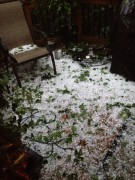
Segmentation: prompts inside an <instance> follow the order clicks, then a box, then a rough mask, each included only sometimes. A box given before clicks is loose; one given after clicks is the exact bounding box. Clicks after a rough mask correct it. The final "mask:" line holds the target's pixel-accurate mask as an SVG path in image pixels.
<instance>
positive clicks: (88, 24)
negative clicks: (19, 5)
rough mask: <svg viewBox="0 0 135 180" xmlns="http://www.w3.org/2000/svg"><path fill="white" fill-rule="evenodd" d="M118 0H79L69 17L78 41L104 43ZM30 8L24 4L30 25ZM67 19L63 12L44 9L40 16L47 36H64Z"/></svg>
mask: <svg viewBox="0 0 135 180" xmlns="http://www.w3.org/2000/svg"><path fill="white" fill-rule="evenodd" d="M119 1H120V0H80V3H79V5H78V7H77V9H76V14H75V12H74V15H73V17H71V24H73V25H75V27H76V32H77V39H78V41H87V42H93V43H96V42H97V43H98V42H101V43H106V42H107V41H108V38H109V32H110V25H111V23H112V19H113V14H114V12H115V9H116V6H117V4H118V2H119ZM32 9H33V5H30V4H24V10H25V13H26V18H27V21H28V23H29V25H30V26H31V24H32V22H31V10H32ZM40 20H41V19H40ZM68 20H69V17H67V16H66V14H64V13H63V14H60V15H59V16H58V15H56V13H55V12H48V11H47V10H46V11H44V15H43V16H42V26H43V29H44V30H45V31H46V32H47V34H49V36H53V37H55V36H66V30H67V29H66V28H67V27H68V23H69V21H68ZM73 31H74V30H73ZM67 33H68V31H67ZM67 36H68V35H67Z"/></svg>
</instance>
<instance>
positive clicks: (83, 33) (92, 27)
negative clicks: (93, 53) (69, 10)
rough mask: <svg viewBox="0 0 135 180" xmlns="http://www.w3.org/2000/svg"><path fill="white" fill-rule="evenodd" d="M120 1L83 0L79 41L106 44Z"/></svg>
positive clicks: (79, 15)
mask: <svg viewBox="0 0 135 180" xmlns="http://www.w3.org/2000/svg"><path fill="white" fill-rule="evenodd" d="M118 2H119V1H118V0H117V1H116V0H81V2H80V5H79V12H78V39H79V40H84V41H89V42H93V43H95V42H97V43H99V42H101V43H106V42H107V41H108V39H109V34H110V28H111V24H112V19H113V15H114V13H115V10H116V7H117V5H118Z"/></svg>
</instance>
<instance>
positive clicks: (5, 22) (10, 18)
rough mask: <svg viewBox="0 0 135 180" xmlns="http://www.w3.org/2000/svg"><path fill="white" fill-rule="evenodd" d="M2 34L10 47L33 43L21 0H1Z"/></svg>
mask: <svg viewBox="0 0 135 180" xmlns="http://www.w3.org/2000/svg"><path fill="white" fill-rule="evenodd" d="M0 36H2V37H3V39H4V42H5V44H6V46H7V47H8V49H9V50H10V49H12V48H15V47H18V46H21V45H24V44H33V40H32V36H31V33H30V30H29V27H28V25H27V22H26V19H25V15H24V12H23V9H22V5H21V3H20V1H12V2H5V3H3V2H2V1H0Z"/></svg>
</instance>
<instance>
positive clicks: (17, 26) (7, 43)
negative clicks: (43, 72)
mask: <svg viewBox="0 0 135 180" xmlns="http://www.w3.org/2000/svg"><path fill="white" fill-rule="evenodd" d="M6 1H7V0H6ZM9 1H11V0H9ZM35 30H37V29H35ZM37 31H38V32H40V33H41V34H42V35H43V37H44V42H45V46H44V47H37V48H35V49H32V50H29V51H25V52H21V53H18V54H14V55H13V54H11V53H10V50H11V49H13V48H16V47H19V46H22V45H26V44H31V45H34V42H33V39H32V36H31V33H30V30H29V27H28V25H27V22H26V19H25V15H24V12H23V8H22V5H21V3H20V1H11V2H4V3H3V2H2V1H0V36H1V37H2V39H3V43H1V46H2V49H3V51H4V54H5V57H6V59H7V60H8V62H9V63H10V64H11V66H12V68H13V72H14V74H15V76H16V79H17V82H18V85H19V86H20V87H22V85H21V81H20V78H19V76H18V72H17V69H16V66H17V65H21V64H23V63H26V62H29V61H33V60H37V59H39V58H41V57H44V56H46V55H50V56H51V60H52V64H53V69H54V74H55V75H56V66H55V61H54V57H53V53H52V51H51V49H50V47H49V45H48V41H47V35H46V34H45V32H43V31H40V30H37Z"/></svg>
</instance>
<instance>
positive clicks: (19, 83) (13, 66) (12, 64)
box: [11, 63, 22, 88]
mask: <svg viewBox="0 0 135 180" xmlns="http://www.w3.org/2000/svg"><path fill="white" fill-rule="evenodd" d="M11 66H12V68H13V72H14V75H15V77H16V80H17V83H18V85H19V87H20V88H21V87H22V84H21V81H20V78H19V76H18V73H17V71H16V68H15V65H14V63H11Z"/></svg>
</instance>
